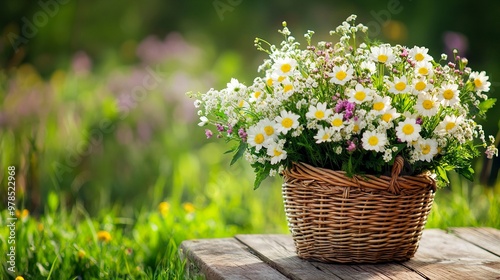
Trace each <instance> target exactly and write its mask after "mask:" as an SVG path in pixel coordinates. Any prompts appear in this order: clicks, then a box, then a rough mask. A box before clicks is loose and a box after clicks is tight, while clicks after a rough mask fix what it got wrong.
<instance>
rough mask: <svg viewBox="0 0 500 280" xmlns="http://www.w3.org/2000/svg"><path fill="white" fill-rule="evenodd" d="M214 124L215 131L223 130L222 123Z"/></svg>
mask: <svg viewBox="0 0 500 280" xmlns="http://www.w3.org/2000/svg"><path fill="white" fill-rule="evenodd" d="M215 126H217V131H220V132H222V131H224V127H223V126H222V124H220V123H218V124H216V125H215Z"/></svg>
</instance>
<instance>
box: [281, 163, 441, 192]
mask: <svg viewBox="0 0 500 280" xmlns="http://www.w3.org/2000/svg"><path fill="white" fill-rule="evenodd" d="M403 163H404V160H403V158H402V157H399V159H398V158H396V161H395V164H394V166H393V170H392V176H387V175H380V176H376V175H372V174H355V175H353V176H352V177H349V176H347V172H345V171H341V170H332V169H329V168H324V167H316V166H312V165H310V164H307V163H304V162H294V163H292V167H291V168H287V169H285V170H284V171H283V177H284V179H285V181H287V180H288V179H301V180H316V181H323V182H326V183H329V184H331V185H335V186H343V187H355V188H360V189H373V190H378V191H389V192H391V193H393V194H400V193H401V191H404V190H412V191H414V190H418V189H421V190H424V189H430V190H432V191H433V192H435V191H436V189H437V184H436V180H434V178H432V176H431V173H430V172H425V173H422V174H418V175H399V174H400V172H401V168H402V164H403Z"/></svg>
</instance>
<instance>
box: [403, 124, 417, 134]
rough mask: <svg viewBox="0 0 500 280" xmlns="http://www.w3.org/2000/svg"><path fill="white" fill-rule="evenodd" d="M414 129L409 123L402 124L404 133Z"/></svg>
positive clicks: (409, 132)
mask: <svg viewBox="0 0 500 280" xmlns="http://www.w3.org/2000/svg"><path fill="white" fill-rule="evenodd" d="M413 131H415V128H414V127H413V125H411V124H405V125H404V126H403V133H404V134H406V135H411V134H412V133H413Z"/></svg>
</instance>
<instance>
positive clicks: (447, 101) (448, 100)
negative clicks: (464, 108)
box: [438, 84, 460, 106]
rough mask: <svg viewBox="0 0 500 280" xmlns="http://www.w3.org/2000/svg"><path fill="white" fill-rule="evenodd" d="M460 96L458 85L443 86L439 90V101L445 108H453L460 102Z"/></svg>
mask: <svg viewBox="0 0 500 280" xmlns="http://www.w3.org/2000/svg"><path fill="white" fill-rule="evenodd" d="M459 94H460V92H459V91H458V85H457V84H442V85H441V87H440V88H439V94H438V99H439V101H441V104H443V105H444V106H453V105H455V104H456V103H458V102H459V101H460V97H459Z"/></svg>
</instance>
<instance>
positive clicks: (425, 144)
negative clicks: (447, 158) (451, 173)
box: [415, 139, 438, 162]
mask: <svg viewBox="0 0 500 280" xmlns="http://www.w3.org/2000/svg"><path fill="white" fill-rule="evenodd" d="M415 149H416V151H417V152H418V154H419V158H418V160H421V161H427V162H431V161H432V158H433V157H434V156H435V155H436V154H437V153H438V143H437V141H436V140H435V139H420V140H418V141H417V144H416V145H415Z"/></svg>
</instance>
